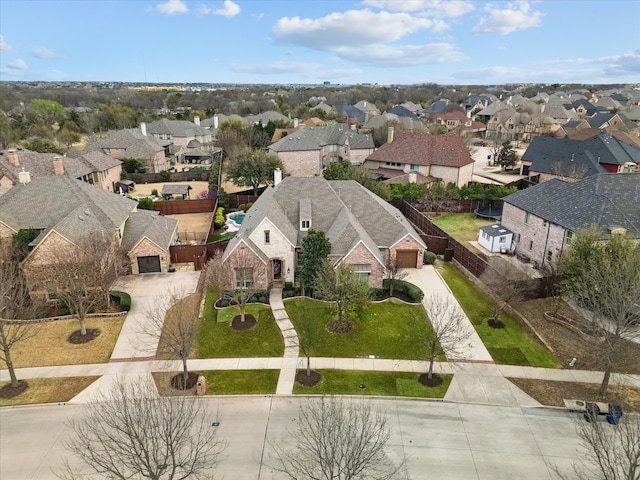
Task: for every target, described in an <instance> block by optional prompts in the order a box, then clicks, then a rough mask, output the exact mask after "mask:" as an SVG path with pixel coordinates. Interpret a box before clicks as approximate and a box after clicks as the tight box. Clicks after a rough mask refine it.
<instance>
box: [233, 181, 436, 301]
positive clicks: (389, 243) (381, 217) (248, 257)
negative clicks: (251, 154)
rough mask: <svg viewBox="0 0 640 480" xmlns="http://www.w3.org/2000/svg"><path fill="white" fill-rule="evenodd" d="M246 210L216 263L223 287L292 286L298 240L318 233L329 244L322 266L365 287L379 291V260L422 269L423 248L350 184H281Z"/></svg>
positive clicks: (394, 214)
mask: <svg viewBox="0 0 640 480" xmlns="http://www.w3.org/2000/svg"><path fill="white" fill-rule="evenodd" d="M274 183H275V185H274V186H269V187H267V189H266V190H265V192H264V193H263V194H262V195H261V196H260V197H259V198H258V200H257V201H256V202H255V203H254V204H253V206H252V207H251V208H250V209H249V210H248V211H247V213H246V216H245V217H244V220H243V222H242V225H241V227H240V230H239V231H238V234H237V235H236V236H235V237H234V238H233V239H231V240H230V242H229V244H228V246H227V248H226V250H225V252H224V254H223V257H222V262H223V265H224V266H226V267H227V271H230V272H233V273H232V274H231V275H229V279H228V282H229V283H230V284H229V285H226V287H227V288H235V287H236V286H242V285H248V284H251V285H252V286H253V287H255V288H258V289H265V288H268V287H269V286H270V285H271V286H276V287H277V286H283V285H284V282H292V283H293V282H296V281H297V279H298V277H297V272H298V269H299V267H300V265H299V263H298V259H299V255H300V253H301V249H302V241H303V239H304V238H305V237H306V235H307V232H308V231H309V229H311V228H314V229H320V230H323V231H324V232H325V234H326V235H327V238H328V239H329V241H330V242H331V246H332V247H331V253H330V254H329V261H330V263H331V264H332V265H334V266H337V265H339V264H341V263H346V264H348V265H350V266H351V267H352V269H353V271H354V274H356V275H358V278H360V279H361V281H363V282H364V283H367V284H368V285H369V286H371V287H376V288H380V287H382V280H383V278H384V275H385V265H386V263H385V262H386V261H387V260H389V261H392V262H397V264H398V265H399V266H400V267H406V268H421V267H422V258H423V253H424V251H425V249H426V246H425V244H424V242H423V241H422V239H421V238H420V237H419V236H418V234H417V233H416V232H415V230H414V229H413V227H412V226H411V225H410V224H409V222H408V221H407V219H406V218H404V216H403V215H402V214H401V213H400V211H399V210H397V209H396V208H395V207H393V206H392V205H390V204H389V203H388V202H386V201H384V200H383V199H381V198H380V197H378V196H376V195H375V194H373V193H372V192H371V191H369V190H367V189H366V188H364V187H363V186H361V185H360V184H358V183H357V182H355V181H352V180H332V181H328V180H325V179H324V178H323V177H310V178H301V177H286V178H285V179H284V180H282V181H279V179H278V178H277V177H276V179H275V182H274Z"/></svg>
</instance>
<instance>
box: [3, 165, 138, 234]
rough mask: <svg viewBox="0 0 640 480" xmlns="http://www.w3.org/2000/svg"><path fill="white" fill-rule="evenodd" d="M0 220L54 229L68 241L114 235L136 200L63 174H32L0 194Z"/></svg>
mask: <svg viewBox="0 0 640 480" xmlns="http://www.w3.org/2000/svg"><path fill="white" fill-rule="evenodd" d="M1 198H2V201H1V202H0V221H1V222H3V223H5V224H6V225H7V226H8V227H9V228H11V229H12V230H15V231H18V230H20V229H26V228H35V229H38V230H56V231H58V232H59V233H60V234H62V235H64V236H65V237H66V238H68V239H69V240H70V241H72V242H76V241H78V240H80V239H81V238H82V237H83V236H85V235H87V234H94V233H99V232H104V233H105V234H109V235H114V233H115V231H116V229H117V228H118V227H120V226H121V225H122V224H123V223H124V222H125V220H126V219H127V218H128V216H129V214H130V213H131V211H132V210H134V209H135V208H136V207H137V202H135V201H133V200H129V199H128V198H123V197H121V196H120V195H117V194H114V193H112V192H108V191H106V190H102V189H99V188H96V187H94V186H93V185H89V184H88V183H85V182H82V181H80V180H76V179H74V178H71V177H67V176H64V175H54V176H50V177H36V178H33V179H32V181H31V182H30V183H27V184H26V185H21V184H19V185H16V186H15V187H13V188H12V189H11V190H9V191H8V192H7V193H5V194H3V195H2V197H1Z"/></svg>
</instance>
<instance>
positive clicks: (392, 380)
mask: <svg viewBox="0 0 640 480" xmlns="http://www.w3.org/2000/svg"><path fill="white" fill-rule="evenodd" d="M316 371H317V372H318V373H320V374H321V375H322V380H321V381H320V383H318V384H317V385H314V386H313V387H303V386H302V385H300V384H298V383H296V384H294V386H293V393H296V394H308V395H333V394H341V395H381V396H398V397H418V398H444V396H445V394H446V393H447V389H448V388H449V384H450V383H451V379H452V378H453V375H442V374H441V375H440V377H441V378H442V380H443V382H442V384H440V385H438V386H437V387H425V386H424V385H422V384H421V383H419V382H418V377H420V375H421V374H420V373H415V372H377V371H351V370H333V369H326V370H316ZM361 385H362V387H361Z"/></svg>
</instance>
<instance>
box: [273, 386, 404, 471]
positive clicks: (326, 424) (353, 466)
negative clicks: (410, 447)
mask: <svg viewBox="0 0 640 480" xmlns="http://www.w3.org/2000/svg"><path fill="white" fill-rule="evenodd" d="M296 425H297V428H296V429H295V431H293V432H290V435H291V437H290V438H291V442H290V443H288V444H287V443H285V444H274V445H272V447H273V449H274V452H275V455H274V457H275V458H274V463H273V465H270V467H271V468H272V469H273V470H275V471H276V472H279V473H283V474H284V475H285V477H286V478H290V479H292V480H298V479H305V480H355V479H359V478H361V479H364V478H366V479H370V480H390V479H393V478H399V476H400V475H402V472H403V471H404V469H405V465H404V461H403V462H401V463H400V465H394V464H393V462H392V461H391V460H390V459H389V457H388V456H387V455H386V454H385V449H386V448H387V445H388V443H389V440H390V428H389V423H388V419H387V416H386V415H385V414H384V413H381V412H375V411H374V410H373V409H372V408H371V405H370V404H369V403H367V402H366V401H353V402H346V401H345V400H342V399H340V398H335V397H321V398H319V399H310V400H308V401H307V403H306V404H304V405H302V406H301V407H300V410H299V413H298V417H297V418H296Z"/></svg>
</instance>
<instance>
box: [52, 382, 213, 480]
mask: <svg viewBox="0 0 640 480" xmlns="http://www.w3.org/2000/svg"><path fill="white" fill-rule="evenodd" d="M208 416H209V412H208V411H207V409H206V407H205V404H204V403H203V402H202V401H201V400H199V399H195V398H193V397H183V396H180V397H158V396H157V391H156V387H155V385H154V384H153V381H152V380H151V379H147V380H144V381H138V382H129V383H126V382H124V381H122V380H119V381H117V382H116V384H115V385H114V387H113V389H112V390H111V391H110V392H109V393H106V394H102V395H100V396H98V397H97V398H95V399H93V400H92V401H91V402H89V403H88V404H86V405H85V408H84V415H83V416H81V417H78V418H71V419H69V420H68V425H69V426H70V427H71V429H72V430H73V434H72V436H71V438H70V439H69V440H67V441H66V442H64V446H65V448H66V449H67V450H68V451H70V452H71V454H72V455H73V458H74V460H75V461H74V460H70V459H65V462H64V467H63V469H62V471H60V472H57V476H58V477H59V478H63V479H78V478H82V479H93V478H96V479H97V478H100V479H104V478H106V479H118V480H125V479H131V478H147V479H153V480H160V479H167V480H172V479H175V480H178V479H186V478H195V479H205V478H211V473H210V472H211V471H212V469H213V468H214V467H215V465H216V464H217V463H218V461H219V459H220V457H221V455H222V453H223V452H224V449H225V447H226V445H225V443H224V441H223V440H221V439H219V438H218V437H217V435H216V429H214V428H212V426H211V421H210V418H208ZM80 465H81V466H80Z"/></svg>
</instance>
